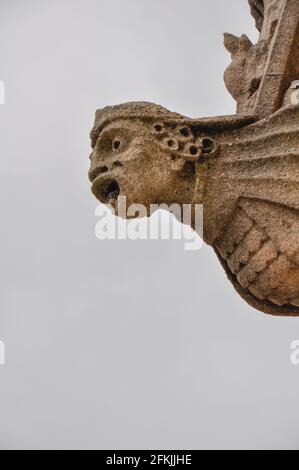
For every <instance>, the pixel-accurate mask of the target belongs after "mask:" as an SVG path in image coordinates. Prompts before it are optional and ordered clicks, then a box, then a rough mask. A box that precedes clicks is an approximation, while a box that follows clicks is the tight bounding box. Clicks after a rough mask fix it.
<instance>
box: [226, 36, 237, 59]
mask: <svg viewBox="0 0 299 470" xmlns="http://www.w3.org/2000/svg"><path fill="white" fill-rule="evenodd" d="M239 44H240V38H239V37H238V36H235V35H234V34H230V33H224V47H225V48H226V49H227V50H228V52H230V53H231V54H233V55H234V54H237V52H239Z"/></svg>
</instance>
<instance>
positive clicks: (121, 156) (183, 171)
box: [89, 102, 214, 215]
mask: <svg viewBox="0 0 299 470" xmlns="http://www.w3.org/2000/svg"><path fill="white" fill-rule="evenodd" d="M91 143H92V148H93V151H92V153H91V156H90V159H91V168H90V171H89V179H90V181H91V182H92V192H93V193H94V195H95V196H96V198H97V199H99V201H101V202H102V203H105V204H109V205H112V206H113V207H114V208H115V209H116V210H117V204H116V203H117V199H118V197H119V196H120V195H123V196H126V198H127V205H131V204H142V205H144V206H145V207H146V209H147V213H148V215H150V205H151V204H167V205H171V204H173V203H176V204H188V203H190V202H191V201H192V197H193V193H194V188H195V183H196V165H197V164H200V163H204V160H205V154H207V153H211V152H212V151H214V142H213V140H212V139H209V138H207V137H205V138H204V137H202V136H201V135H200V133H197V132H196V131H195V126H193V125H192V120H191V119H187V118H184V117H183V116H181V115H180V114H176V113H171V112H170V111H168V110H166V109H165V108H163V107H161V106H158V105H155V104H152V103H143V102H141V103H127V104H123V105H118V106H112V107H106V108H104V109H101V110H98V111H97V112H96V118H95V124H94V127H93V129H92V131H91Z"/></svg>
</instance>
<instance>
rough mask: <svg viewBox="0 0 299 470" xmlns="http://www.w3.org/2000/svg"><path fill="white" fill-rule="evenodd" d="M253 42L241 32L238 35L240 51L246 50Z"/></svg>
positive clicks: (248, 49)
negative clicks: (240, 34) (239, 35)
mask: <svg viewBox="0 0 299 470" xmlns="http://www.w3.org/2000/svg"><path fill="white" fill-rule="evenodd" d="M252 46H253V44H252V42H251V41H250V39H249V37H248V36H246V34H242V36H241V37H240V51H243V52H248V51H250V49H251V48H252Z"/></svg>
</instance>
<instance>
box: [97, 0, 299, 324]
mask: <svg viewBox="0 0 299 470" xmlns="http://www.w3.org/2000/svg"><path fill="white" fill-rule="evenodd" d="M249 4H250V7H251V13H252V15H253V17H254V18H255V20H256V25H257V28H258V29H259V31H260V38H259V41H258V43H257V44H256V45H253V44H252V43H251V42H250V40H249V39H248V38H247V37H246V36H245V35H244V36H242V37H241V38H238V37H236V36H233V35H230V34H225V46H226V48H227V49H228V51H229V52H230V53H231V55H232V63H231V65H230V66H229V67H228V69H227V70H226V72H225V76H224V78H225V83H226V86H227V88H228V90H229V92H230V93H231V94H232V96H233V97H234V98H235V100H236V101H237V114H236V115H234V116H227V117H215V118H205V119H190V118H187V117H184V116H181V115H180V114H176V113H172V112H170V111H168V110H166V109H164V108H162V107H161V106H158V105H155V104H151V103H127V104H123V105H119V106H113V107H107V108H104V109H101V110H98V111H97V112H96V118H95V124H94V127H93V129H92V131H91V141H92V148H93V151H92V154H91V169H90V172H89V178H90V181H91V182H92V191H93V193H94V195H95V196H96V197H97V198H98V199H99V200H100V201H101V202H103V203H106V204H107V203H110V204H114V205H115V203H116V201H117V198H118V196H119V195H125V196H126V197H127V203H128V204H131V203H139V204H144V205H145V206H146V207H147V208H149V206H150V204H163V203H164V204H168V205H171V204H172V203H177V204H188V203H194V204H195V203H197V204H203V207H204V227H203V237H204V240H205V242H206V243H208V244H209V245H211V246H212V247H213V248H214V250H215V252H216V254H217V256H218V257H219V259H220V261H221V263H222V265H223V267H224V269H225V271H226V273H227V275H228V277H229V279H230V280H231V282H232V283H233V285H234V287H235V288H236V290H237V291H238V292H239V294H240V295H241V296H242V297H243V298H244V299H245V300H246V301H247V302H248V303H249V304H250V305H251V306H253V307H255V308H256V309H259V310H260V311H262V312H265V313H270V314H273V315H289V316H296V315H299V98H298V92H297V91H296V87H297V85H298V83H299V82H297V84H296V81H297V80H299V1H298V0H249Z"/></svg>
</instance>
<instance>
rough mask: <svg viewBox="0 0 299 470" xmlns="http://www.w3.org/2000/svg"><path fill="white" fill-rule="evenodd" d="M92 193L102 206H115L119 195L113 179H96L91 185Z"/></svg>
mask: <svg viewBox="0 0 299 470" xmlns="http://www.w3.org/2000/svg"><path fill="white" fill-rule="evenodd" d="M92 192H93V194H94V195H95V196H96V198H97V199H99V201H101V202H102V203H103V204H110V205H112V206H115V204H116V202H117V199H118V196H119V193H120V187H119V184H118V182H117V181H116V180H115V179H113V178H109V177H106V178H105V177H96V178H95V179H94V181H93V184H92Z"/></svg>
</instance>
